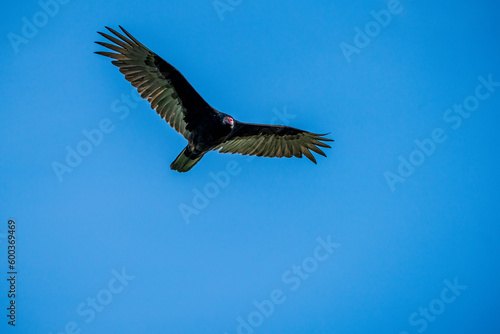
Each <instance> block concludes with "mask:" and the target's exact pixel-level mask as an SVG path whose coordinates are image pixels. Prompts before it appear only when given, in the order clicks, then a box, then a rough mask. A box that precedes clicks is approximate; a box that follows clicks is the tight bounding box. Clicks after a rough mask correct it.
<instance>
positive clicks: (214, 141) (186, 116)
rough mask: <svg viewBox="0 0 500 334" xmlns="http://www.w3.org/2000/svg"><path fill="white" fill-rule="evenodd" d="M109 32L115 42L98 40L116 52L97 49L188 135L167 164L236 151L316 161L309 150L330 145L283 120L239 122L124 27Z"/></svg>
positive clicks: (182, 168) (179, 165)
mask: <svg viewBox="0 0 500 334" xmlns="http://www.w3.org/2000/svg"><path fill="white" fill-rule="evenodd" d="M106 29H108V30H109V31H110V32H111V33H112V34H113V35H109V34H106V33H102V32H98V33H99V34H100V35H101V36H103V37H105V38H107V39H108V40H109V41H111V42H113V43H114V44H110V43H105V42H96V43H97V44H99V45H101V46H104V47H106V48H108V49H110V50H112V51H115V52H108V51H97V52H95V53H97V54H99V55H103V56H106V57H109V58H112V59H114V60H113V61H112V63H113V64H114V65H116V66H118V68H119V69H120V72H122V73H123V74H124V75H125V79H127V80H128V81H129V82H130V83H131V84H132V85H133V86H134V87H135V88H137V91H138V92H139V94H141V96H142V97H143V98H144V99H147V100H148V101H149V103H150V104H151V108H152V109H155V110H156V112H157V113H158V114H159V115H160V116H161V117H162V118H163V119H164V120H165V121H167V122H168V124H170V125H171V126H172V127H173V128H174V129H175V130H176V131H177V132H179V133H180V134H182V135H183V136H184V138H186V139H187V141H188V145H187V146H186V148H185V149H184V150H183V151H182V152H181V153H180V154H179V156H178V157H177V158H176V159H175V160H174V162H173V163H172V164H171V165H170V168H171V169H173V170H176V171H178V172H187V171H188V170H190V169H191V168H193V166H194V165H195V164H196V163H197V162H198V161H200V159H201V158H202V157H203V155H204V154H205V153H207V152H208V151H211V150H218V151H219V152H221V153H239V154H245V155H257V156H259V157H278V158H281V157H287V158H291V157H293V156H295V157H297V158H302V155H305V156H306V157H307V158H309V160H311V161H312V162H314V163H316V159H315V158H314V156H313V155H312V154H311V152H310V151H309V150H312V151H314V152H316V153H318V154H321V155H323V156H326V155H325V153H323V151H322V150H321V149H320V148H319V147H318V146H320V147H327V148H330V146H328V145H327V144H325V143H323V142H324V141H333V140H332V139H328V138H325V137H324V136H325V135H327V134H317V133H312V132H308V131H304V130H299V129H296V128H292V127H289V126H282V125H263V124H251V123H243V122H238V121H237V120H235V119H234V118H233V117H231V116H229V115H227V114H224V113H222V112H220V111H218V110H216V109H214V108H212V107H211V106H210V105H209V104H208V103H207V102H205V100H204V99H203V98H202V97H201V96H200V95H199V94H198V93H197V92H196V91H195V90H194V88H193V87H192V86H191V85H190V84H189V82H188V81H187V80H186V79H185V78H184V76H183V75H182V74H181V73H180V72H179V71H178V70H177V69H175V68H174V67H173V66H172V65H170V64H169V63H167V62H166V61H165V60H163V59H162V58H160V57H159V56H158V55H157V54H156V53H154V52H153V51H151V50H149V49H148V48H147V47H145V46H144V45H143V44H142V43H141V42H139V41H138V40H137V39H135V38H134V37H133V36H132V35H131V34H129V33H128V32H127V31H126V30H125V29H123V28H122V27H121V26H120V29H121V30H122V31H123V33H124V34H125V35H126V36H124V35H123V34H121V33H119V32H117V31H116V30H113V29H111V28H108V27H106Z"/></svg>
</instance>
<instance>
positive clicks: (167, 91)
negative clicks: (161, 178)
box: [96, 27, 215, 139]
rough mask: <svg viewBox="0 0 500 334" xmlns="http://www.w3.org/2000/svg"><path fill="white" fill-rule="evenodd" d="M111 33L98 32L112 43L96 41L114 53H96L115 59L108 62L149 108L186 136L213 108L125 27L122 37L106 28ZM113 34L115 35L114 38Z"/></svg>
mask: <svg viewBox="0 0 500 334" xmlns="http://www.w3.org/2000/svg"><path fill="white" fill-rule="evenodd" d="M106 28H107V29H108V30H109V31H110V32H112V33H113V34H114V36H111V35H108V34H106V33H102V32H99V34H101V35H102V36H103V37H105V38H107V39H108V40H109V41H111V42H113V43H115V44H110V43H105V42H96V43H97V44H99V45H102V46H104V47H106V48H108V49H110V50H112V51H115V52H116V53H115V52H107V51H97V52H96V53H97V54H100V55H103V56H106V57H110V58H112V59H115V60H113V61H112V63H113V64H114V65H116V66H118V67H119V69H120V72H121V73H123V74H124V75H125V79H127V80H128V81H129V82H130V83H131V84H132V85H133V86H134V87H135V88H137V91H138V92H139V94H141V96H142V97H143V98H144V99H146V100H148V101H149V103H150V104H151V108H153V109H155V110H156V112H157V113H158V114H159V115H160V116H161V117H162V118H163V119H165V121H167V122H168V123H169V124H170V125H171V126H172V127H173V128H174V129H175V130H176V131H177V132H179V133H180V134H182V135H183V136H184V137H185V138H186V139H189V136H190V133H191V132H192V130H193V129H194V128H195V127H196V126H197V125H198V123H199V122H201V121H203V120H204V119H205V117H206V116H207V113H215V111H214V109H213V108H212V107H210V105H209V104H208V103H207V102H205V100H204V99H203V98H202V97H201V96H200V95H199V94H198V92H196V90H195V89H194V88H193V87H192V86H191V85H190V84H189V82H188V81H187V80H186V78H184V76H183V75H182V74H181V73H180V72H179V71H178V70H177V69H176V68H175V67H173V66H172V65H170V64H169V63H168V62H166V61H165V60H163V59H162V58H160V57H159V56H158V55H157V54H155V53H154V52H153V51H151V50H149V49H148V48H147V47H145V46H144V45H143V44H141V43H140V42H139V41H138V40H137V39H135V38H134V37H133V36H132V35H130V34H129V33H128V32H127V31H126V30H125V29H123V28H122V27H120V29H121V30H122V31H123V32H124V33H125V35H126V36H124V35H122V34H121V33H119V32H117V31H115V30H113V29H111V28H108V27H106ZM115 36H116V37H115Z"/></svg>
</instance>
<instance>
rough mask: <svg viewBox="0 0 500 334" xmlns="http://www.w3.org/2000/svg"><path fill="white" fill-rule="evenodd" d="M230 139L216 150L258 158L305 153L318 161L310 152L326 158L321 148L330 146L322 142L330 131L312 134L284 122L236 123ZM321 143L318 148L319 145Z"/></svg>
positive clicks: (289, 156)
mask: <svg viewBox="0 0 500 334" xmlns="http://www.w3.org/2000/svg"><path fill="white" fill-rule="evenodd" d="M234 127H235V128H234V131H233V134H232V135H231V137H230V138H228V139H227V140H226V141H225V142H223V143H222V144H220V145H219V146H218V147H216V148H215V149H216V150H217V149H218V150H219V152H220V153H239V154H244V155H256V156H259V157H278V158H281V157H286V158H291V157H294V156H295V157H297V158H302V155H305V156H306V157H307V158H308V159H309V160H311V161H312V162H314V163H316V159H315V158H314V156H313V155H312V153H311V151H310V150H312V151H314V152H316V153H318V154H321V155H323V156H325V157H326V155H325V153H324V152H323V151H322V150H321V149H320V148H319V147H325V148H330V146H329V145H327V144H325V143H323V141H333V140H332V139H328V138H325V137H324V136H325V135H327V134H317V133H312V132H308V131H304V130H300V129H296V128H292V127H289V126H283V125H263V124H251V123H243V122H236V123H235V125H234ZM318 146H319V147H318Z"/></svg>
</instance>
